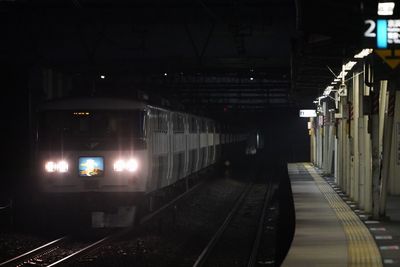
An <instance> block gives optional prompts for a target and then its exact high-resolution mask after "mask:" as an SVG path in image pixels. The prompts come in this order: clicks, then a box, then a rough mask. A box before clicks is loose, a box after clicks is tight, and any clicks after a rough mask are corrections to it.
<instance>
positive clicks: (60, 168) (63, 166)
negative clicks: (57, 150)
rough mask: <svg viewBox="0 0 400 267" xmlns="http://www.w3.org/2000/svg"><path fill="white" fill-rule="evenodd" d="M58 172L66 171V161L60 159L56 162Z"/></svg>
mask: <svg viewBox="0 0 400 267" xmlns="http://www.w3.org/2000/svg"><path fill="white" fill-rule="evenodd" d="M57 170H58V172H61V173H64V172H67V171H68V162H66V161H65V160H61V161H59V162H58V163H57Z"/></svg>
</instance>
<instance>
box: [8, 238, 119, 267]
mask: <svg viewBox="0 0 400 267" xmlns="http://www.w3.org/2000/svg"><path fill="white" fill-rule="evenodd" d="M119 234H120V233H118V235H119ZM116 235H117V234H111V235H107V236H105V237H102V238H97V239H95V238H92V239H94V240H92V239H90V240H81V239H76V238H73V237H71V236H64V237H61V238H58V239H56V240H53V241H51V242H49V243H47V244H44V245H42V246H40V247H38V248H35V249H33V250H31V251H28V252H26V253H24V254H21V255H19V256H17V257H15V258H12V259H9V260H7V261H5V262H2V263H0V266H33V265H34V266H61V265H65V264H68V263H71V262H73V261H75V260H78V259H79V258H81V257H83V256H84V255H86V254H88V253H90V252H92V251H93V250H95V249H97V248H99V247H100V246H102V245H104V244H106V243H107V242H108V241H110V240H112V239H113V238H114V237H116Z"/></svg>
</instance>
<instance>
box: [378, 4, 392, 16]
mask: <svg viewBox="0 0 400 267" xmlns="http://www.w3.org/2000/svg"><path fill="white" fill-rule="evenodd" d="M393 10H394V2H385V3H378V15H379V16H392V15H393Z"/></svg>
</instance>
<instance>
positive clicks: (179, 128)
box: [172, 113, 185, 133]
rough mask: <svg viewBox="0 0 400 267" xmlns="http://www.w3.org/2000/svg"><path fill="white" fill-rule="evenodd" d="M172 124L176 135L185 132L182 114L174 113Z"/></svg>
mask: <svg viewBox="0 0 400 267" xmlns="http://www.w3.org/2000/svg"><path fill="white" fill-rule="evenodd" d="M172 124H173V131H174V133H183V132H184V130H185V129H184V124H183V116H182V115H181V114H176V113H174V114H173V115H172Z"/></svg>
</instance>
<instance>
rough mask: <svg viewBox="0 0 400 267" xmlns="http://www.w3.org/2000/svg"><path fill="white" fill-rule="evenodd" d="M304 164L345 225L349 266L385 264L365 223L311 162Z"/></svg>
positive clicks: (362, 266)
mask: <svg viewBox="0 0 400 267" xmlns="http://www.w3.org/2000/svg"><path fill="white" fill-rule="evenodd" d="M303 164H304V167H305V169H306V170H307V171H308V172H309V173H310V175H311V176H312V177H313V178H314V180H315V183H316V185H317V187H318V188H319V190H320V191H321V193H322V194H323V195H324V197H325V199H326V200H327V201H328V203H329V205H330V206H331V208H332V210H333V211H334V212H335V213H336V216H337V218H338V219H339V220H340V222H341V223H342V225H343V229H344V232H345V235H346V239H347V242H348V266H350V267H368V266H371V267H375V266H376V267H378V266H383V265H382V259H381V255H380V253H379V249H378V247H377V245H376V243H375V240H374V238H373V237H372V235H371V233H370V232H369V230H368V229H367V227H366V226H365V225H364V223H363V222H362V221H361V220H360V219H359V218H358V216H357V215H356V214H355V213H354V212H353V211H352V210H351V208H350V207H349V206H348V205H347V204H346V203H345V202H344V201H343V200H342V199H341V198H340V196H339V195H338V194H337V193H336V192H335V191H334V190H333V189H332V187H331V186H330V185H329V184H328V183H327V182H326V181H325V180H324V179H322V178H321V176H319V175H318V173H317V172H316V171H315V169H314V168H313V167H312V166H311V165H310V164H308V163H303Z"/></svg>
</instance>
